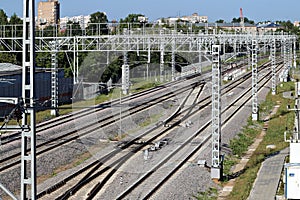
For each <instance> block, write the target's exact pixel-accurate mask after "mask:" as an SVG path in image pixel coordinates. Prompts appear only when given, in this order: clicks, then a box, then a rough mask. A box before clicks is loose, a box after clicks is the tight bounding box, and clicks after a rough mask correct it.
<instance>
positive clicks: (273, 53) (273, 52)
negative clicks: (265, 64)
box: [271, 38, 276, 95]
mask: <svg viewBox="0 0 300 200" xmlns="http://www.w3.org/2000/svg"><path fill="white" fill-rule="evenodd" d="M271 64H272V95H275V94H276V40H275V38H274V39H273V40H272V43H271Z"/></svg>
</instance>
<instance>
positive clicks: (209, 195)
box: [194, 188, 218, 200]
mask: <svg viewBox="0 0 300 200" xmlns="http://www.w3.org/2000/svg"><path fill="white" fill-rule="evenodd" d="M194 197H195V198H196V199H197V200H216V199H217V198H218V190H217V189H216V188H209V189H208V190H207V191H204V192H199V193H198V194H197V195H195V196H194Z"/></svg>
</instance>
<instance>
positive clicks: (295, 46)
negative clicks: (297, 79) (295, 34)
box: [294, 39, 297, 68]
mask: <svg viewBox="0 0 300 200" xmlns="http://www.w3.org/2000/svg"><path fill="white" fill-rule="evenodd" d="M296 48H297V45H296V39H294V67H295V68H296V67H297V52H296Z"/></svg>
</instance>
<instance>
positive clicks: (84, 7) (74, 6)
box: [0, 0, 300, 22]
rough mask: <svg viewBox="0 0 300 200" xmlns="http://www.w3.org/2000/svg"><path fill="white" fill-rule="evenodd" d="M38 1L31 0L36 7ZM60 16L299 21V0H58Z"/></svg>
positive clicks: (1, 2) (1, 4)
mask: <svg viewBox="0 0 300 200" xmlns="http://www.w3.org/2000/svg"><path fill="white" fill-rule="evenodd" d="M39 1H40V0H35V2H36V8H37V3H38V2H39ZM59 1H60V4H61V17H65V16H69V17H71V16H77V15H89V14H92V13H95V12H97V11H100V12H105V13H106V14H107V17H108V20H109V21H111V20H119V19H121V18H123V19H124V18H125V17H126V16H127V15H128V14H144V15H146V16H147V17H149V20H150V21H154V20H156V19H158V18H161V17H175V16H184V15H191V14H193V13H198V14H199V15H205V16H208V20H209V22H215V21H216V20H218V19H224V20H225V21H227V22H230V21H231V20H232V19H233V18H234V17H236V18H238V17H239V12H240V8H243V12H244V16H245V17H247V18H248V19H250V20H254V21H255V22H260V21H269V20H270V21H276V20H281V21H286V20H291V21H292V22H294V21H299V20H300V0H59ZM22 7H23V0H0V9H3V10H4V11H5V12H6V14H7V15H8V16H9V17H10V16H11V15H12V14H13V13H16V14H17V15H18V16H22V15H23V14H22V9H23V8H22Z"/></svg>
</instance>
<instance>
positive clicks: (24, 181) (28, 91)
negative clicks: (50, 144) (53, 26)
mask: <svg viewBox="0 0 300 200" xmlns="http://www.w3.org/2000/svg"><path fill="white" fill-rule="evenodd" d="M23 2H24V5H23V6H24V7H23V71H22V75H23V79H22V98H23V100H24V103H25V107H26V108H27V112H25V113H24V114H23V119H22V125H23V126H26V125H28V124H30V128H29V130H23V131H22V139H21V140H22V147H21V199H28V198H31V199H36V194H37V191H36V133H35V128H36V124H35V105H34V99H35V85H34V81H35V80H34V75H35V46H34V44H35V32H34V27H35V21H34V19H35V13H34V11H35V7H34V4H35V1H34V0H24V1H23ZM28 119H29V120H30V121H28ZM29 145H30V146H29ZM28 147H30V150H29V149H28ZM28 167H29V169H28ZM27 190H31V191H30V195H29V193H28V192H27ZM27 195H29V196H27Z"/></svg>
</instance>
